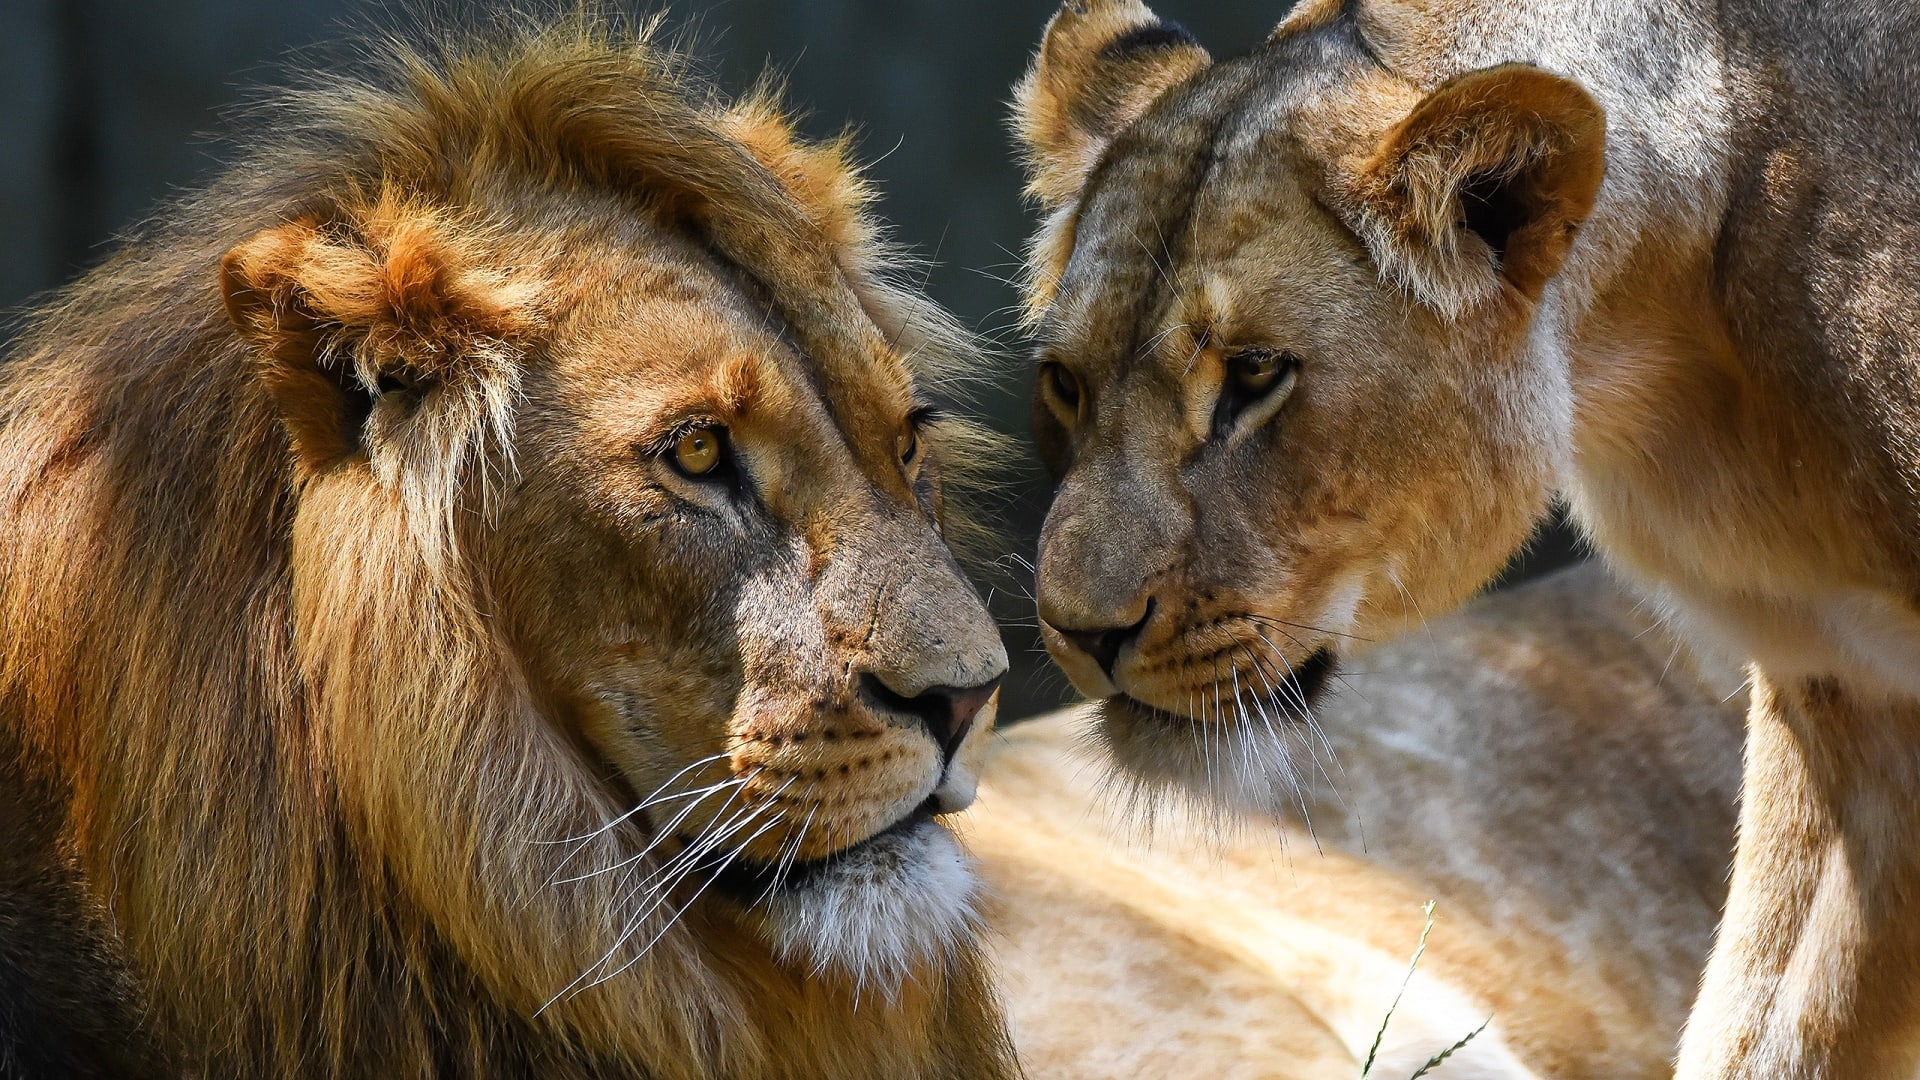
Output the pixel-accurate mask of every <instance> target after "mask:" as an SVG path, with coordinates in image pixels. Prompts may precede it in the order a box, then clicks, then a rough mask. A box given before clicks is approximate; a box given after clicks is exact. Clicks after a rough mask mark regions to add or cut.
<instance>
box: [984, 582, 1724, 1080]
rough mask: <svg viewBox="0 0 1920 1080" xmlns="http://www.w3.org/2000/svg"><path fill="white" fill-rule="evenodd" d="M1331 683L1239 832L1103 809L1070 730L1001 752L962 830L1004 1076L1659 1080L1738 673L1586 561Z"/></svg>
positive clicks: (1706, 938)
mask: <svg viewBox="0 0 1920 1080" xmlns="http://www.w3.org/2000/svg"><path fill="white" fill-rule="evenodd" d="M1354 664H1355V667H1356V668H1357V669H1358V670H1356V671H1354V672H1353V673H1352V674H1351V675H1350V676H1349V678H1350V679H1351V682H1352V686H1351V687H1350V688H1349V687H1340V688H1338V689H1336V690H1335V691H1334V692H1332V693H1331V694H1329V695H1328V696H1327V699H1326V700H1325V701H1324V702H1323V703H1322V704H1321V706H1320V709H1319V719H1320V721H1321V724H1322V730H1321V731H1319V732H1316V733H1309V732H1307V731H1305V730H1302V729H1297V728H1295V729H1289V730H1288V731H1287V732H1286V733H1285V736H1284V741H1285V743H1286V745H1288V746H1289V747H1291V748H1292V749H1293V750H1294V752H1295V753H1297V754H1298V755H1299V758H1300V760H1302V761H1303V762H1311V763H1312V765H1311V766H1309V767H1308V768H1306V769H1305V774H1304V775H1302V776H1300V777H1299V778H1298V783H1297V784H1296V783H1294V782H1291V781H1289V780H1288V779H1287V778H1285V777H1283V776H1274V777H1272V778H1271V782H1272V783H1273V784H1274V785H1275V786H1276V787H1282V788H1284V799H1276V800H1275V802H1276V803H1280V802H1287V801H1290V803H1291V804H1290V805H1289V806H1287V808H1286V809H1285V810H1283V811H1282V812H1280V813H1279V814H1277V815H1273V816H1268V815H1245V814H1243V815H1242V816H1240V818H1239V820H1238V822H1237V825H1238V827H1237V828H1223V822H1221V821H1220V820H1219V819H1218V817H1217V816H1216V815H1215V814H1214V813H1213V812H1212V811H1210V810H1209V809H1208V808H1207V806H1206V805H1205V804H1204V803H1199V802H1184V803H1183V802H1182V801H1181V800H1173V799H1167V798H1163V797H1155V798H1151V799H1147V800H1143V801H1141V802H1138V803H1135V802H1132V801H1130V800H1129V799H1128V798H1126V796H1125V790H1126V785H1128V784H1129V783H1131V780H1130V778H1125V777H1123V778H1121V779H1120V780H1119V781H1118V783H1119V784H1120V785H1121V786H1120V788H1119V789H1118V790H1116V788H1115V786H1114V785H1113V784H1109V783H1103V782H1102V778H1103V777H1105V776H1106V775H1107V773H1108V771H1109V769H1110V767H1111V765H1112V762H1111V760H1110V758H1109V756H1108V755H1107V754H1106V753H1105V752H1104V750H1102V749H1101V748H1099V747H1097V746H1090V745H1086V738H1085V734H1084V731H1085V725H1086V722H1087V718H1086V715H1085V714H1086V711H1087V709H1088V707H1087V706H1082V707H1079V708H1076V709H1073V710H1070V711H1067V712H1064V713H1058V714H1054V715H1051V716H1046V717H1040V718H1036V719H1034V720H1031V721H1024V722H1022V723H1020V724H1019V725H1018V726H1016V727H1014V728H1012V729H1011V730H1008V731H1007V734H1006V738H1005V740H1004V741H1003V742H1002V743H1001V745H999V746H998V747H997V748H996V749H995V752H994V755H993V757H992V758H991V759H990V760H989V763H988V765H987V768H986V771H985V775H984V776H983V778H982V781H981V795H980V801H979V803H978V804H976V806H975V807H974V809H973V810H972V811H971V812H969V813H968V814H967V816H966V818H965V832H966V837H967V841H968V846H969V847H970V848H972V850H973V851H974V852H975V853H976V854H977V856H978V857H979V859H980V862H981V873H982V875H983V876H984V877H985V878H986V880H987V882H988V883H989V885H990V886H991V887H992V889H993V891H994V893H995V894H996V895H997V896H998V897H999V898H1000V900H1001V903H1000V904H998V905H997V909H996V911H997V913H996V915H995V916H994V919H993V921H992V923H991V925H992V928H993V929H994V930H995V931H996V932H997V934H996V944H997V951H998V954H999V956H1000V963H999V964H998V965H997V967H998V969H999V971H1000V974H1001V980H1002V984H1003V987H1004V994H1005V997H1006V1001H1007V1013H1008V1017H1009V1020H1010V1021H1011V1023H1012V1025H1013V1030H1014V1036H1015V1039H1016V1041H1017V1043H1018V1045H1019V1047H1020V1051H1021V1058H1022V1063H1023V1065H1024V1066H1025V1068H1026V1070H1027V1075H1028V1076H1029V1077H1031V1078H1033V1080H1124V1078H1127V1077H1133V1076H1153V1077H1155V1078H1156V1080H1217V1078H1219V1077H1223V1076H1259V1077H1286V1078H1287V1080H1355V1078H1356V1077H1358V1076H1359V1075H1360V1071H1361V1064H1362V1063H1363V1062H1364V1061H1365V1060H1366V1059H1367V1057H1368V1056H1369V1053H1370V1051H1372V1048H1373V1041H1374V1038H1375V1036H1376V1034H1382V1035H1383V1037H1382V1039H1381V1042H1380V1046H1379V1050H1378V1056H1377V1057H1376V1058H1375V1061H1374V1066H1373V1070H1372V1072H1371V1073H1370V1074H1369V1075H1371V1076H1375V1077H1388V1078H1391V1080H1406V1078H1407V1077H1410V1076H1412V1075H1414V1073H1415V1072H1416V1071H1417V1070H1418V1069H1419V1068H1420V1066H1422V1065H1423V1064H1425V1063H1426V1061H1427V1060H1428V1059H1429V1058H1430V1057H1431V1056H1432V1055H1434V1054H1436V1053H1438V1052H1439V1051H1441V1050H1444V1049H1446V1048H1447V1047H1449V1046H1451V1045H1453V1044H1454V1043H1455V1042H1456V1041H1458V1040H1459V1039H1461V1038H1462V1037H1464V1036H1466V1035H1467V1034H1468V1033H1469V1032H1472V1031H1474V1030H1476V1029H1479V1028H1480V1026H1481V1024H1482V1023H1486V1024H1487V1026H1486V1028H1485V1030H1484V1031H1481V1033H1480V1034H1479V1035H1478V1036H1477V1037H1475V1038H1474V1039H1473V1041H1472V1042H1471V1043H1469V1044H1468V1045H1467V1046H1466V1047H1464V1048H1463V1049H1461V1050H1460V1051H1459V1052H1457V1053H1456V1054H1455V1055H1454V1056H1452V1057H1450V1058H1448V1059H1447V1061H1446V1063H1445V1064H1444V1065H1442V1066H1440V1067H1438V1068H1435V1069H1434V1070H1432V1071H1431V1072H1430V1073H1429V1074H1428V1075H1430V1076H1431V1077H1433V1078H1434V1080H1441V1078H1444V1077H1447V1076H1449V1075H1452V1076H1456V1077H1474V1078H1478V1080H1495V1078H1498V1080H1534V1078H1540V1080H1546V1078H1551V1080H1666V1078H1668V1077H1670V1076H1671V1075H1672V1068H1673V1066H1672V1060H1673V1054H1674V1050H1675V1048H1676V1046H1677V1045H1678V1042H1679V1036H1680V1028H1681V1024H1682V1023H1683V1022H1684V1021H1685V1019H1686V1015H1687V1007H1688V1005H1689V1004H1690V1003H1691V1002H1692V999H1693V994H1694V990H1695V987H1696V986H1697V984H1698V978H1699V971H1700V965H1701V963H1702V962H1703V960H1704V959H1705V957H1706V954H1707V949H1708V946H1709V945H1710V944H1711V942H1712V938H1713V927H1714V923H1715V921H1716V920H1717V919H1718V917H1719V912H1720V906H1721V904H1722V902H1723V901H1724V900H1725V897H1726V860H1727V852H1728V851H1729V850H1730V848H1731V846H1732V842H1733V822H1734V797H1735V794H1736V792H1737V790H1738V786H1739V782H1740V741H1741V734H1742V726H1741V717H1742V712H1743V706H1744V704H1745V698H1746V695H1745V693H1744V692H1743V688H1742V685H1741V682H1742V673H1741V671H1740V669H1739V667H1738V665H1735V664H1731V663H1727V662H1724V661H1721V660H1718V659H1716V658H1714V657H1711V656H1703V655H1700V654H1697V653H1695V652H1693V651H1691V650H1689V649H1686V648H1685V647H1683V646H1681V645H1680V644H1679V643H1678V642H1677V641H1676V640H1675V639H1674V638H1673V637H1672V636H1671V635H1670V634H1669V633H1668V632H1667V631H1666V630H1665V629H1664V628H1663V627H1661V626H1659V625H1657V616H1656V615H1655V614H1654V613H1653V612H1651V611H1649V610H1647V609H1646V608H1645V606H1644V605H1641V604H1639V603H1637V602H1636V601H1635V599H1634V597H1633V596H1632V595H1631V594H1630V593H1628V592H1627V591H1626V590H1625V589H1623V588H1621V587H1620V586H1619V585H1618V584H1616V583H1614V582H1612V581H1611V580H1609V579H1608V577H1607V574H1606V573H1605V571H1604V570H1603V569H1601V568H1600V567H1599V566H1597V565H1593V564H1589V565H1587V566H1584V567H1579V568H1575V569H1572V570H1569V571H1566V572H1563V573H1561V574H1558V575H1555V576H1554V577H1551V578H1549V579H1546V580H1543V581H1538V582H1532V583H1529V584H1527V585H1524V586H1521V587H1519V588H1516V589H1511V590H1507V591H1503V592H1501V593H1498V594H1496V595H1494V596H1491V597H1488V598H1485V599H1483V600H1479V601H1475V602H1474V603H1472V604H1470V605H1469V606H1468V607H1466V608H1465V609H1463V610H1462V611H1460V612H1458V613H1455V614H1452V615H1449V616H1440V617H1436V618H1435V619H1434V620H1433V621H1432V623H1431V624H1430V626H1429V627H1428V628H1427V630H1426V631H1424V632H1422V633H1418V634H1409V635H1407V636H1406V637H1404V638H1401V639H1400V640H1398V641H1395V642H1391V643H1387V644H1383V645H1381V646H1379V647H1376V648H1369V649H1364V650H1358V651H1357V656H1356V659H1355V662H1354ZM1322 740H1324V741H1322ZM1141 811H1146V812H1150V813H1151V815H1152V817H1151V830H1150V831H1146V830H1143V829H1142V825H1143V822H1142V820H1141V817H1140V812H1141ZM1428 900H1432V901H1435V902H1437V907H1436V910H1435V912H1434V927H1433V932H1432V934H1431V935H1430V937H1429V938H1428V940H1427V943H1426V950H1425V952H1424V953H1423V954H1422V956H1421V958H1420V961H1419V963H1418V965H1417V967H1416V968H1415V970H1414V971H1413V973H1412V974H1411V976H1409V973H1408V967H1409V963H1408V958H1409V956H1410V954H1411V953H1412V951H1413V949H1414V945H1415V941H1416V940H1417V938H1418V937H1419V934H1420V930H1421V924H1422V917H1421V907H1422V905H1423V903H1424V902H1426V901H1428ZM1403 987H1404V992H1403V989H1402V988H1403ZM1396 998H1397V999H1398V1000H1397V1003H1396ZM1390 1008H1391V1011H1392V1019H1391V1020H1390V1021H1388V1022H1387V1024H1386V1028H1385V1031H1384V1033H1382V1032H1381V1022H1382V1020H1383V1018H1385V1017H1386V1016H1387V1014H1388V1011H1389V1009H1390Z"/></svg>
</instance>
